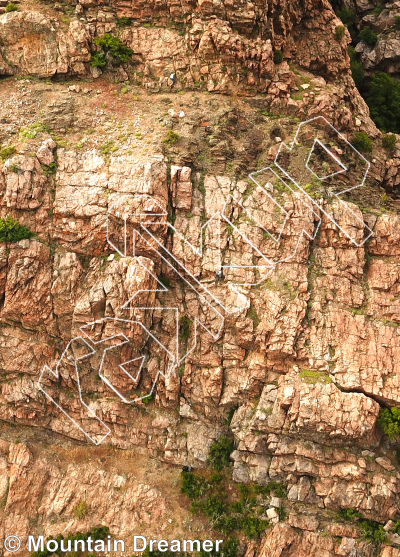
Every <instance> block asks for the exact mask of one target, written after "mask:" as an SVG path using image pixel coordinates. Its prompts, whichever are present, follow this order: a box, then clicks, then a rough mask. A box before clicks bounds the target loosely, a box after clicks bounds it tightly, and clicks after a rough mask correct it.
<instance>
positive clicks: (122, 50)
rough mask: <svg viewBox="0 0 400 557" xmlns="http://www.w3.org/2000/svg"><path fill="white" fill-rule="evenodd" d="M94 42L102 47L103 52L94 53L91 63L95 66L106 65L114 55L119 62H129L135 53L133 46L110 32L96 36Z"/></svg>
mask: <svg viewBox="0 0 400 557" xmlns="http://www.w3.org/2000/svg"><path fill="white" fill-rule="evenodd" d="M94 43H95V44H96V45H97V46H100V47H101V52H96V53H93V55H92V58H91V60H90V64H91V65H92V66H93V67H103V66H105V65H106V64H107V61H108V59H109V57H110V56H112V57H113V59H114V60H115V61H116V62H117V63H118V64H123V63H124V62H129V60H130V59H131V57H132V55H133V50H132V49H131V48H129V47H128V46H125V45H124V44H123V42H122V41H121V39H119V38H118V37H113V36H112V35H110V34H109V33H106V34H105V35H103V36H102V37H96V38H95V39H94Z"/></svg>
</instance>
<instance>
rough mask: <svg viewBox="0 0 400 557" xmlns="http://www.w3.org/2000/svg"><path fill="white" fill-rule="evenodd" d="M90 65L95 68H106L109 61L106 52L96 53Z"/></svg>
mask: <svg viewBox="0 0 400 557" xmlns="http://www.w3.org/2000/svg"><path fill="white" fill-rule="evenodd" d="M90 65H91V66H93V68H103V67H104V66H106V65H107V60H106V57H105V54H104V52H95V54H92V57H91V59H90Z"/></svg>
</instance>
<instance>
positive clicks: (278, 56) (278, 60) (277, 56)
mask: <svg viewBox="0 0 400 557" xmlns="http://www.w3.org/2000/svg"><path fill="white" fill-rule="evenodd" d="M282 62H283V54H282V52H281V51H280V50H275V52H274V64H282Z"/></svg>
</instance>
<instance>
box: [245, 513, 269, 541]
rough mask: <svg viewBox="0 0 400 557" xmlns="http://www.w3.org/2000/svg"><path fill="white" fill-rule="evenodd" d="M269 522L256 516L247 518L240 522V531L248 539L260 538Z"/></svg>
mask: <svg viewBox="0 0 400 557" xmlns="http://www.w3.org/2000/svg"><path fill="white" fill-rule="evenodd" d="M267 524H268V522H267V521H266V520H262V519H261V518H256V517H254V516H245V517H244V518H242V520H241V521H240V530H241V531H242V532H243V534H244V535H245V536H246V538H250V539H251V538H258V537H259V535H260V534H261V533H262V532H264V531H265V529H266V527H267Z"/></svg>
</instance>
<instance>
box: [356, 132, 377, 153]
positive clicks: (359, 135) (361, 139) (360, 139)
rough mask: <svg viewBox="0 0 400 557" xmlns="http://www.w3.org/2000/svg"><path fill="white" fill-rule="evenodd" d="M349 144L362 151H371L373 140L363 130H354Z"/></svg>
mask: <svg viewBox="0 0 400 557" xmlns="http://www.w3.org/2000/svg"><path fill="white" fill-rule="evenodd" d="M351 144H352V145H353V147H355V148H356V149H357V151H360V152H362V153H371V151H372V147H373V142H372V140H371V139H370V138H369V137H368V135H367V134H366V133H364V132H356V133H355V135H354V137H353V139H352V141H351Z"/></svg>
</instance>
